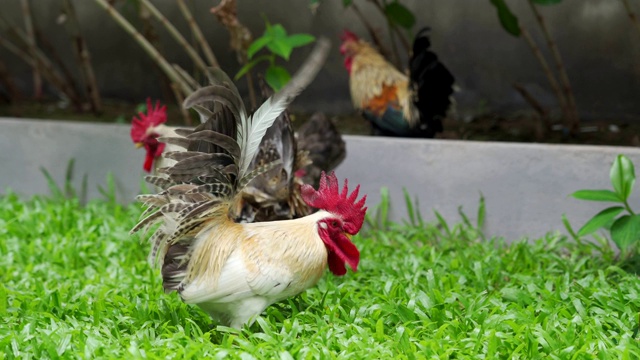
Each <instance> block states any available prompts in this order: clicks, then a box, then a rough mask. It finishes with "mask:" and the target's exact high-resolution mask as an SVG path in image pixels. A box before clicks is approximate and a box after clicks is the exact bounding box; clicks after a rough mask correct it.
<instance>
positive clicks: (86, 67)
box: [63, 0, 102, 114]
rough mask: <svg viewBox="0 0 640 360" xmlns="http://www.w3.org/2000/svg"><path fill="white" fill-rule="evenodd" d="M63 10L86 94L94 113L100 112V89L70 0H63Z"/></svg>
mask: <svg viewBox="0 0 640 360" xmlns="http://www.w3.org/2000/svg"><path fill="white" fill-rule="evenodd" d="M63 5H64V9H65V12H66V13H67V21H66V24H67V31H68V33H69V36H70V37H71V43H72V44H73V49H74V50H75V54H76V60H77V61H78V64H79V65H80V69H81V73H82V79H83V80H84V85H85V87H86V91H87V94H88V95H89V100H90V103H91V108H92V110H93V112H94V113H95V114H100V113H101V112H102V99H101V98H100V90H99V89H98V82H97V80H96V75H95V73H94V71H93V66H91V54H90V53H89V49H88V48H87V43H86V42H85V40H84V37H83V36H82V32H81V31H80V24H79V22H78V18H77V16H76V11H75V8H74V7H73V3H72V1H71V0H63Z"/></svg>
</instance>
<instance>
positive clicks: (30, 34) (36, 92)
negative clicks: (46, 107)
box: [20, 0, 42, 100]
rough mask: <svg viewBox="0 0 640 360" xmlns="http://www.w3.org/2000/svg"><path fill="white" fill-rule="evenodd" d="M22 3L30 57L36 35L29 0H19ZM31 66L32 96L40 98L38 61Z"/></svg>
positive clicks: (34, 51) (40, 83)
mask: <svg viewBox="0 0 640 360" xmlns="http://www.w3.org/2000/svg"><path fill="white" fill-rule="evenodd" d="M20 3H21V5H22V17H23V18H24V25H25V29H26V31H27V36H26V42H27V46H28V48H29V53H30V54H31V57H32V58H34V59H35V57H36V35H35V31H34V30H33V28H34V25H33V17H32V16H31V9H30V7H29V0H21V1H20ZM34 65H35V66H34V67H33V96H34V98H35V99H36V100H41V99H42V76H41V74H40V70H39V68H38V62H35V64H34Z"/></svg>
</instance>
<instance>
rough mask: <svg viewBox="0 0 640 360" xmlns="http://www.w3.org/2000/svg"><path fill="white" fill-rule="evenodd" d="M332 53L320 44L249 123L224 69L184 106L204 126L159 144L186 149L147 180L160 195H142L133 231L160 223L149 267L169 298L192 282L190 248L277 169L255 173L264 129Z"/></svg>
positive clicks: (181, 131)
mask: <svg viewBox="0 0 640 360" xmlns="http://www.w3.org/2000/svg"><path fill="white" fill-rule="evenodd" d="M329 48H330V43H329V41H328V40H326V39H319V40H318V41H317V44H316V46H315V48H314V49H313V52H312V53H311V55H310V56H309V58H308V59H307V60H306V62H305V63H304V64H303V66H302V67H301V68H300V69H299V70H298V72H297V73H296V74H295V75H294V76H293V77H292V78H291V81H290V82H289V83H288V84H287V85H286V86H285V87H284V88H283V89H282V90H281V91H279V92H278V93H276V94H274V95H273V96H271V97H270V98H269V99H267V100H266V101H265V102H264V103H263V104H262V105H261V106H260V107H259V108H258V109H257V110H256V111H255V112H254V113H253V115H251V116H249V115H248V114H247V111H246V108H245V106H244V103H243V102H242V98H241V97H240V94H239V92H238V90H237V88H236V87H235V85H234V84H233V82H232V81H231V79H229V77H228V76H227V75H226V74H225V73H224V72H223V71H221V70H219V69H212V70H210V72H209V81H210V85H209V86H206V87H203V88H200V89H198V90H196V91H195V92H194V93H193V94H191V95H190V96H189V97H187V98H186V99H185V101H184V103H183V106H184V107H185V108H193V109H194V110H196V111H197V112H198V114H199V115H200V117H201V120H203V123H202V124H201V125H199V126H198V127H197V128H195V129H194V130H190V129H177V130H176V134H177V135H178V136H177V137H169V138H160V139H159V140H160V141H163V142H167V143H169V144H174V145H176V146H179V147H180V148H182V149H184V150H182V151H174V152H169V153H166V154H164V156H166V157H167V158H170V159H173V160H176V163H175V164H174V165H173V166H171V167H167V168H163V169H159V172H160V173H161V174H160V175H158V176H147V177H146V180H147V182H149V183H151V184H153V185H156V186H158V187H159V188H160V189H161V191H160V192H159V193H157V194H148V195H140V196H138V200H139V201H141V202H143V203H144V204H145V205H146V206H148V209H147V210H146V211H145V212H144V213H143V215H142V220H141V221H140V222H139V223H138V224H137V225H136V226H135V227H134V228H133V229H132V230H131V233H135V232H137V231H139V230H141V229H145V231H146V230H147V229H148V228H149V227H150V226H152V225H154V224H160V226H159V227H158V228H157V230H156V231H155V232H154V234H153V235H152V236H151V238H150V239H149V241H150V242H151V244H152V248H151V251H150V253H149V260H150V261H151V262H157V263H158V264H159V265H160V266H161V267H162V276H163V285H164V288H165V290H166V291H171V290H178V291H180V290H181V289H182V287H183V285H184V284H185V283H188V282H189V281H190V280H191V279H192V278H193V276H194V274H192V273H191V272H192V271H191V270H189V267H188V263H189V260H190V257H191V252H190V249H191V247H192V246H191V245H192V244H193V242H194V240H195V239H196V236H197V235H198V233H199V232H200V231H201V230H202V229H203V226H204V225H206V223H208V222H210V221H213V222H215V221H216V219H222V218H223V217H229V216H230V215H229V213H230V211H231V210H233V207H234V204H235V203H236V202H237V201H238V200H239V199H238V197H239V196H238V195H239V194H240V192H241V190H242V189H243V188H244V187H245V186H246V185H247V184H248V183H249V182H251V180H252V179H253V178H255V177H256V176H257V175H259V174H262V173H264V172H266V171H268V170H269V169H271V168H273V167H274V166H276V165H278V162H277V161H276V162H271V163H268V164H264V165H261V166H258V167H255V168H254V167H252V166H255V164H254V165H252V163H253V160H254V157H255V156H256V154H257V152H258V148H259V145H260V143H261V141H262V138H263V137H264V136H265V134H266V132H267V130H268V129H269V128H270V127H271V126H272V125H273V123H274V121H275V120H276V118H278V116H279V115H280V114H281V113H282V112H283V111H285V110H286V108H287V106H288V105H289V104H290V103H291V101H292V100H293V99H294V98H295V97H296V96H297V95H298V94H299V93H300V92H301V91H302V90H303V89H304V88H305V87H306V86H307V85H309V83H310V82H311V81H312V80H313V79H314V77H315V76H316V74H317V73H318V71H319V70H320V68H321V67H322V65H323V64H324V61H325V59H326V57H327V54H328V52H329ZM205 119H206V121H204V120H205Z"/></svg>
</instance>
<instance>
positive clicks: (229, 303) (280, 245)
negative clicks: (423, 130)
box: [131, 39, 366, 328]
mask: <svg viewBox="0 0 640 360" xmlns="http://www.w3.org/2000/svg"><path fill="white" fill-rule="evenodd" d="M328 51H329V43H328V41H327V40H325V39H321V40H318V42H317V45H316V47H315V48H314V50H313V52H312V54H311V56H310V57H309V59H308V60H307V61H306V62H305V64H304V65H303V66H302V68H301V69H300V71H299V72H298V73H297V74H296V75H294V76H293V78H292V79H291V81H290V82H289V83H288V85H287V86H285V87H284V88H283V89H282V90H281V91H280V92H278V93H276V94H275V95H273V96H272V97H270V98H269V99H268V100H267V101H265V102H264V103H263V104H262V106H260V107H259V108H258V110H256V111H255V112H254V113H253V115H252V116H248V115H247V113H246V110H245V107H244V104H243V103H242V100H241V98H240V95H239V94H238V91H237V89H236V88H235V86H234V85H233V83H232V82H231V81H230V80H229V79H228V78H227V77H226V75H225V74H224V73H222V72H221V71H219V70H218V75H219V76H220V77H224V78H226V79H227V80H225V81H222V82H218V83H217V84H212V85H210V86H207V87H205V88H202V89H199V90H197V91H196V92H194V93H193V94H192V95H190V96H189V97H188V98H187V99H185V103H184V106H185V107H187V108H190V107H195V108H196V110H198V112H199V113H200V114H201V116H209V118H208V120H207V121H206V122H205V123H204V124H201V125H200V126H198V127H197V128H196V129H195V130H189V129H180V130H177V131H176V135H177V136H176V137H171V138H167V139H164V138H161V139H160V140H161V141H165V142H167V143H170V144H174V145H177V146H180V147H181V148H183V150H182V151H177V152H171V153H167V154H165V156H166V157H167V158H170V159H173V160H175V161H176V163H175V164H174V165H173V166H171V167H169V168H168V169H164V170H162V172H163V173H165V174H166V175H167V176H168V178H163V177H160V176H147V180H148V181H149V182H150V183H152V184H155V185H157V186H161V187H162V188H163V189H164V190H162V191H161V192H160V193H158V194H153V195H141V196H139V200H140V201H143V202H144V203H145V204H147V205H148V206H149V208H148V209H147V211H146V212H145V213H144V214H143V216H144V218H143V219H142V220H141V221H140V222H139V223H138V224H137V225H136V226H135V227H134V228H133V229H132V230H131V231H132V233H134V232H136V231H138V230H141V229H143V228H148V227H149V226H152V225H153V224H160V226H159V227H158V228H157V230H156V231H155V233H154V234H153V235H152V236H151V238H150V239H149V241H150V242H151V244H152V249H151V252H150V255H149V256H150V260H157V262H158V263H159V265H160V267H161V272H162V278H163V286H164V289H165V290H166V291H168V292H170V291H177V292H178V293H179V295H180V297H181V298H182V300H183V301H184V302H186V303H189V304H197V305H198V306H199V307H200V308H202V309H203V310H204V311H206V312H207V313H208V314H209V315H210V316H211V317H212V318H213V319H214V320H216V321H218V322H220V323H221V324H223V325H227V326H231V327H234V328H240V327H242V326H243V325H245V324H251V323H253V321H254V320H255V318H256V316H258V315H260V314H261V313H262V312H263V311H264V310H265V309H266V308H267V307H268V306H269V305H270V304H273V303H274V302H277V301H281V300H283V299H286V298H288V297H290V296H294V295H297V294H299V293H300V292H302V291H304V290H305V289H307V288H309V287H311V286H314V285H315V284H316V283H317V282H318V280H319V279H320V277H321V276H322V274H323V272H324V270H325V269H326V268H327V267H328V268H329V270H331V272H333V273H334V274H336V275H344V274H345V273H346V272H347V268H346V266H347V265H348V266H349V267H351V268H352V269H353V270H354V271H355V270H356V269H357V266H358V262H359V258H360V255H359V252H358V249H357V248H356V246H355V245H354V244H353V243H352V242H351V240H350V236H351V235H355V234H356V233H358V231H359V230H360V228H361V227H362V223H363V221H364V216H365V213H366V207H364V203H365V199H366V196H365V197H363V198H362V199H360V200H358V199H357V198H358V190H359V186H357V187H356V188H355V190H354V191H353V192H352V193H351V194H349V190H348V187H347V181H346V180H345V182H344V186H343V187H342V190H340V185H339V183H338V180H337V179H336V177H335V175H334V174H333V173H332V174H330V175H325V174H324V173H323V174H322V175H321V178H320V185H319V187H318V190H315V189H314V188H313V187H312V186H310V185H303V186H302V187H301V198H302V200H303V201H304V202H305V203H306V204H307V205H308V206H310V207H312V208H316V209H318V211H317V212H315V213H313V214H311V215H308V216H304V217H301V218H298V219H293V220H282V221H269V222H254V223H237V222H235V221H234V219H235V218H236V216H237V214H235V213H234V212H235V211H236V209H237V208H238V207H237V203H239V202H241V201H242V191H243V189H244V187H245V186H246V185H247V184H249V183H250V182H251V181H252V179H253V178H254V177H255V176H259V175H260V174H262V173H264V172H265V171H268V170H269V169H271V168H274V167H275V166H278V165H279V163H278V162H276V163H267V164H264V165H262V166H259V167H257V168H253V167H252V166H253V165H255V162H254V161H253V159H254V157H255V155H256V154H257V153H258V152H259V145H260V144H261V142H262V139H263V137H264V136H265V134H266V133H267V130H268V129H269V128H270V127H271V126H272V124H273V123H274V121H275V120H276V118H278V117H279V116H280V114H281V113H282V112H283V111H284V110H285V108H286V106H287V105H288V104H289V103H290V102H291V101H292V100H293V99H294V97H295V96H296V95H297V94H298V93H300V91H302V89H303V88H305V87H306V86H307V85H308V84H309V83H310V82H311V80H312V79H313V78H314V77H315V75H316V73H317V72H318V71H319V69H320V67H321V66H322V64H323V63H324V60H325V59H326V56H327V53H328ZM212 100H213V101H215V102H216V107H215V110H214V111H213V112H209V111H208V110H207V109H206V108H205V107H206V106H207V105H208V103H210V102H211V101H212ZM209 113H210V115H209ZM252 164H253V165H252Z"/></svg>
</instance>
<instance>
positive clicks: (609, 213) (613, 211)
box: [578, 206, 624, 236]
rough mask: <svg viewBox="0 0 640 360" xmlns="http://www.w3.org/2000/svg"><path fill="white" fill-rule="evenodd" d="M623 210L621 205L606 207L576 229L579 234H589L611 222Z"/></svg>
mask: <svg viewBox="0 0 640 360" xmlns="http://www.w3.org/2000/svg"><path fill="white" fill-rule="evenodd" d="M623 210H624V207H622V206H612V207H610V208H606V209H604V210H602V211H600V212H599V213H597V214H596V215H595V216H594V217H592V218H591V220H589V221H587V223H586V224H584V225H583V226H582V228H580V230H578V235H579V236H586V235H589V234H591V233H592V232H594V231H596V230H598V229H600V228H602V227H604V226H606V225H607V224H608V223H609V222H611V221H612V220H613V219H614V218H615V217H616V216H618V214H620V213H621V212H622V211H623Z"/></svg>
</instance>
